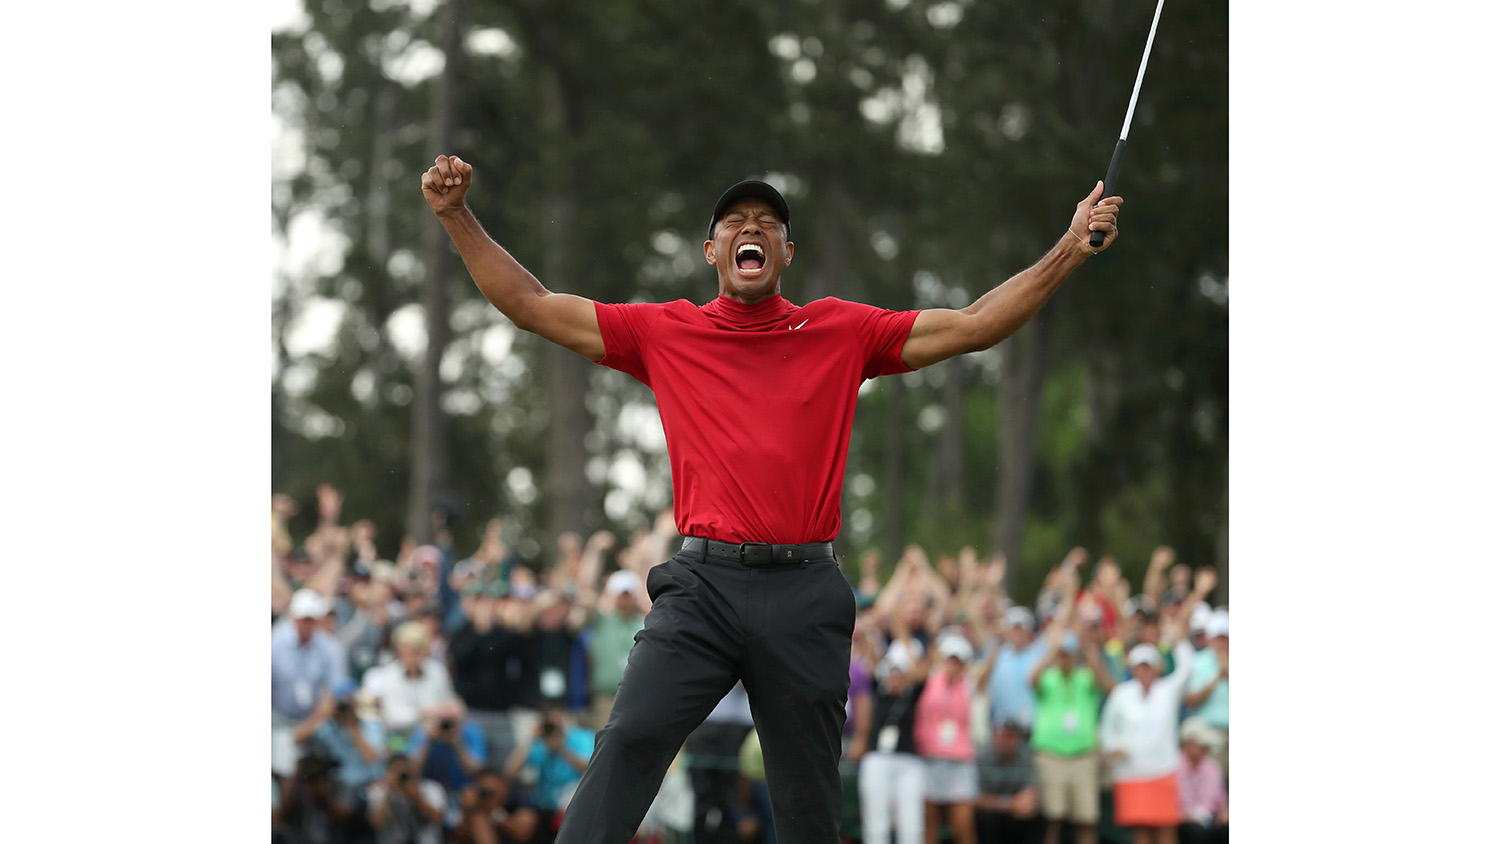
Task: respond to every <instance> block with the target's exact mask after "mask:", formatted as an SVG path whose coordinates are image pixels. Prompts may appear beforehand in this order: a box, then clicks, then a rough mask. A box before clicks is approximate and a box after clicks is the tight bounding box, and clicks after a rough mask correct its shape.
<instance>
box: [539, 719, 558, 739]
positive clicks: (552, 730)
mask: <svg viewBox="0 0 1500 844" xmlns="http://www.w3.org/2000/svg"><path fill="white" fill-rule="evenodd" d="M542 735H543V736H546V737H547V738H551V737H552V736H555V735H557V725H556V724H554V723H552V722H551V721H543V722H542Z"/></svg>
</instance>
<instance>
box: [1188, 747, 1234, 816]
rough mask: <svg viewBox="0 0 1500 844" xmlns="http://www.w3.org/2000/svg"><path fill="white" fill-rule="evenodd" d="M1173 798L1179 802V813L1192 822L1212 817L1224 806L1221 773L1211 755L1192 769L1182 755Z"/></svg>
mask: <svg viewBox="0 0 1500 844" xmlns="http://www.w3.org/2000/svg"><path fill="white" fill-rule="evenodd" d="M1177 797H1178V799H1179V800H1180V801H1182V814H1183V815H1184V816H1185V817H1188V818H1191V819H1194V820H1201V819H1202V818H1203V817H1205V816H1207V817H1213V816H1214V815H1216V814H1218V813H1219V810H1220V809H1222V808H1224V807H1225V806H1228V805H1229V796H1228V795H1227V794H1225V793H1224V771H1223V769H1222V768H1220V767H1219V763H1218V762H1217V761H1215V760H1214V758H1213V757H1212V756H1205V757H1203V761H1201V762H1199V763H1198V765H1197V767H1194V766H1193V764H1192V763H1191V762H1189V761H1188V758H1187V754H1185V753H1184V754H1183V755H1182V761H1181V762H1180V763H1178V765H1177Z"/></svg>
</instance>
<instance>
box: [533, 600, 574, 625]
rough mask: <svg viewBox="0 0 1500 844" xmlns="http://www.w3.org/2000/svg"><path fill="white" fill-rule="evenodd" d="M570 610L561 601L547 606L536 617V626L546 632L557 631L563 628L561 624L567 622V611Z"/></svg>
mask: <svg viewBox="0 0 1500 844" xmlns="http://www.w3.org/2000/svg"><path fill="white" fill-rule="evenodd" d="M570 609H571V607H570V606H569V605H568V604H567V603H565V602H563V601H556V602H554V603H552V604H549V605H547V608H546V609H544V610H542V611H541V613H540V614H538V615H537V619H536V624H537V626H538V627H540V628H541V629H543V630H546V631H548V632H551V631H553V630H558V629H560V628H561V627H562V626H563V622H564V621H567V619H568V610H570Z"/></svg>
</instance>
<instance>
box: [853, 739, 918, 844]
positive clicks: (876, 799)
mask: <svg viewBox="0 0 1500 844" xmlns="http://www.w3.org/2000/svg"><path fill="white" fill-rule="evenodd" d="M924 771H925V766H924V765H923V764H922V758H921V757H919V756H915V755H913V754H910V753H881V752H879V751H872V752H870V753H866V754H865V756H864V758H863V759H861V760H860V762H859V824H860V828H861V829H862V830H863V831H864V842H865V844H890V841H891V821H892V820H893V819H894V820H895V826H896V844H922V832H923V829H922V827H923V825H924V819H923V814H922V812H923V807H922V788H923V786H922V783H923V774H924Z"/></svg>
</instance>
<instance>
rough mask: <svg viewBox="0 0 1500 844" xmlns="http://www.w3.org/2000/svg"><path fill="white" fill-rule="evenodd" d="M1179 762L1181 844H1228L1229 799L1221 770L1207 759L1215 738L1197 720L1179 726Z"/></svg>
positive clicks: (1206, 726) (1210, 730)
mask: <svg viewBox="0 0 1500 844" xmlns="http://www.w3.org/2000/svg"><path fill="white" fill-rule="evenodd" d="M1181 735H1182V761H1181V762H1180V763H1178V766H1177V797H1178V800H1180V801H1181V805H1182V825H1181V826H1180V827H1178V833H1179V836H1178V837H1179V840H1180V841H1181V842H1182V844H1227V842H1228V841H1229V795H1228V794H1227V793H1226V791H1225V789H1224V769H1223V768H1221V767H1219V763H1218V761H1217V760H1215V759H1214V758H1213V757H1212V756H1210V755H1209V752H1210V749H1211V748H1212V747H1213V744H1214V742H1215V741H1216V740H1217V738H1218V736H1217V734H1216V731H1215V730H1214V728H1213V727H1210V726H1209V725H1208V724H1207V723H1205V722H1203V721H1202V720H1200V719H1197V718H1189V719H1187V720H1186V721H1184V722H1182V733H1181Z"/></svg>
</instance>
